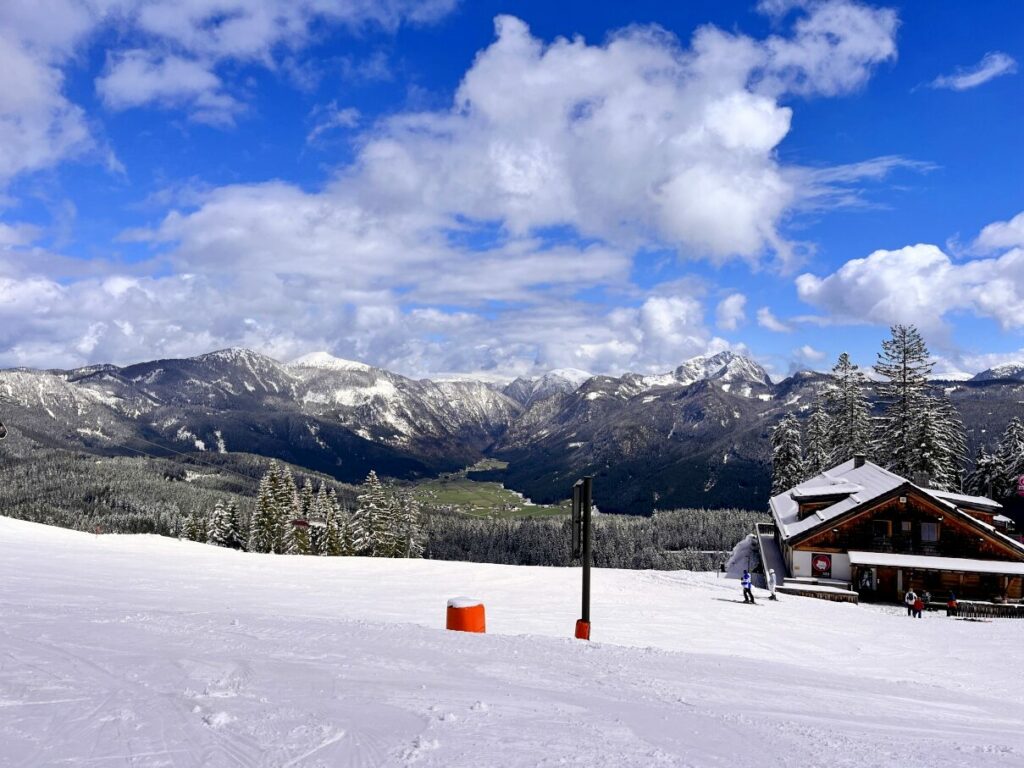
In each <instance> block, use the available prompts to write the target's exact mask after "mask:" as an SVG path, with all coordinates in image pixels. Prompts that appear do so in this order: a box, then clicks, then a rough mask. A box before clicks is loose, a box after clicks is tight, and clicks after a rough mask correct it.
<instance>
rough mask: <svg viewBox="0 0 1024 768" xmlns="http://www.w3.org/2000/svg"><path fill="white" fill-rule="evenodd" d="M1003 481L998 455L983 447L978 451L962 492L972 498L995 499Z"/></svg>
mask: <svg viewBox="0 0 1024 768" xmlns="http://www.w3.org/2000/svg"><path fill="white" fill-rule="evenodd" d="M1002 481H1003V465H1002V462H1001V461H1000V460H999V454H998V453H992V452H990V451H989V450H988V449H987V448H986V447H985V446H982V447H981V448H980V449H979V450H978V455H977V456H976V457H975V459H974V469H972V470H971V472H970V473H969V474H968V475H967V477H966V479H965V480H964V490H965V491H966V492H967V493H970V494H972V495H974V496H988V497H989V498H993V499H994V498H997V497H998V496H999V494H998V491H997V489H998V488H999V487H1000V483H1002Z"/></svg>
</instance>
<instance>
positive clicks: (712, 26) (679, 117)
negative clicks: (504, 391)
mask: <svg viewBox="0 0 1024 768" xmlns="http://www.w3.org/2000/svg"><path fill="white" fill-rule="evenodd" d="M1022 32H1024V9H1021V7H1020V5H1019V4H1018V3H1013V2H1009V1H1007V2H991V3H983V4H972V5H971V6H967V5H964V4H958V3H939V4H924V3H908V4H905V5H901V4H863V3H856V2H849V1H847V0H829V1H827V2H814V1H809V2H789V1H788V0H767V1H766V2H762V3H760V4H755V3H732V2H707V3H672V4H668V3H661V2H633V3H597V2H587V3H584V2H564V3H557V4H552V3H541V2H490V1H480V2H461V3H460V2H457V1H456V0H433V1H432V2H426V3H415V2H411V1H410V0H382V1H381V2H378V3H363V2H358V1H357V0H337V1H336V2H328V1H327V0H297V1H296V2H290V1H286V0H266V1H260V2H257V0H188V2H185V3H177V2H171V1H170V0H145V1H143V0H53V1H52V2H51V3H49V4H41V3H38V2H35V3H30V2H22V1H21V0H14V2H11V3H5V4H3V7H0V68H2V69H3V71H5V72H9V73H13V76H12V77H9V78H8V85H5V89H4V92H3V93H2V94H0V298H2V299H3V302H2V304H0V364H2V365H31V366H40V367H51V366H72V365H79V364H85V363H93V362H100V361H112V362H118V363H124V362H130V361H134V360H139V359H149V358H153V357H158V356H177V355H189V354H197V353H201V352H205V351H209V350H211V349H214V348H218V347H224V346H234V345H237V346H249V347H252V348H256V349H259V350H261V351H264V352H267V353H269V354H271V355H274V356H276V357H279V358H282V359H288V358H291V357H295V356H298V355H301V354H303V353H305V352H309V351H313V350H319V349H326V350H329V351H331V352H333V353H334V354H337V355H339V356H343V357H350V358H356V359H361V360H365V361H367V362H371V363H374V364H379V365H383V366H386V367H390V368H392V369H396V370H399V371H402V372H404V373H409V374H413V375H430V374H444V373H454V372H465V373H481V374H487V375H495V376H502V375H506V376H507V375H516V374H528V373H531V372H537V371H541V370H545V369H549V368H555V367H576V368H582V369H586V370H589V371H593V372H611V373H617V372H621V371H624V370H636V371H646V372H652V371H660V370H667V369H669V368H671V367H674V366H675V365H677V364H678V363H679V362H680V361H681V360H683V359H686V358H688V357H691V356H694V355H697V354H703V353H707V352H714V351H717V350H720V349H724V348H735V349H738V350H741V351H745V352H747V353H749V354H751V355H753V356H754V357H756V358H757V359H759V360H760V361H761V362H762V363H764V364H765V365H766V366H768V367H769V370H770V371H771V372H772V373H773V374H774V375H782V374H785V373H786V372H788V371H790V370H793V369H795V368H801V367H814V368H819V369H822V368H827V367H829V366H830V365H831V363H832V362H833V361H834V359H835V357H836V356H837V355H838V354H839V353H840V352H842V351H849V352H851V353H852V354H853V356H854V357H855V359H857V360H858V361H859V362H861V363H863V364H870V363H871V362H872V361H873V359H874V353H875V350H876V349H877V348H878V346H879V342H880V340H881V339H882V338H883V337H884V336H885V335H886V329H887V326H888V324H890V323H894V322H913V323H916V324H917V325H919V327H921V328H922V330H923V331H924V332H925V335H926V338H927V339H928V340H929V342H930V345H931V347H932V351H933V353H934V354H935V355H936V357H937V358H938V370H941V371H948V372H957V371H960V372H963V371H967V372H974V371H977V370H980V369H982V368H985V367H988V366H989V365H991V364H994V363H997V362H1002V361H1005V360H1012V359H1021V358H1024V352H1022V351H1021V350H1022V347H1024V338H1022V329H1024V183H1022V182H1021V179H1024V152H1022V151H1021V144H1022V140H1021V138H1020V126H1021V125H1022V124H1024V98H1022V96H1024V80H1022V75H1021V73H1020V72H1019V64H1018V62H1020V61H1022V60H1024V34H1022Z"/></svg>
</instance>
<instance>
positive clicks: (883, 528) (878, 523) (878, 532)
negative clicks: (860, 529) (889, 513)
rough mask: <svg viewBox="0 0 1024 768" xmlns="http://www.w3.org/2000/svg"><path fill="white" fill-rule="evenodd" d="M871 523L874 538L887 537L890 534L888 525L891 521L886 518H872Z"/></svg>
mask: <svg viewBox="0 0 1024 768" xmlns="http://www.w3.org/2000/svg"><path fill="white" fill-rule="evenodd" d="M871 524H872V530H873V531H874V534H875V538H876V539H887V538H889V536H890V535H892V534H891V529H890V527H889V526H890V525H891V523H890V522H889V521H888V520H872V521H871Z"/></svg>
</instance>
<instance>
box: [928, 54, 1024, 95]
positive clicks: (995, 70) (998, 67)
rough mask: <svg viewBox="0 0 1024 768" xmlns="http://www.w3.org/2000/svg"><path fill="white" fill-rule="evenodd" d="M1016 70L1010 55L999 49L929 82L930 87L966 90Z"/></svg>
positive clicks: (1015, 63)
mask: <svg viewBox="0 0 1024 768" xmlns="http://www.w3.org/2000/svg"><path fill="white" fill-rule="evenodd" d="M1016 71H1017V62H1016V60H1014V58H1013V57H1012V56H1008V55H1006V54H1005V53H1002V52H1000V51H992V52H990V53H986V54H985V55H984V57H982V59H981V61H979V62H978V63H977V64H975V65H974V66H971V67H965V68H961V69H958V70H957V71H956V73H955V74H952V75H941V76H940V77H937V78H935V79H934V80H932V82H931V87H932V88H948V89H950V90H953V91H966V90H968V89H970V88H977V87H978V86H979V85H983V84H985V83H987V82H988V81H989V80H992V79H993V78H996V77H1000V76H1001V75H1012V74H1013V73H1014V72H1016Z"/></svg>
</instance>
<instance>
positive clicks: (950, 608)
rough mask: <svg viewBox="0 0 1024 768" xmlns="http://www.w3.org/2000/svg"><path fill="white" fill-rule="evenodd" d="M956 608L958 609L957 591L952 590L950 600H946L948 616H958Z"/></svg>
mask: <svg viewBox="0 0 1024 768" xmlns="http://www.w3.org/2000/svg"><path fill="white" fill-rule="evenodd" d="M956 609H957V604H956V592H950V593H949V600H948V601H947V602H946V615H947V616H956Z"/></svg>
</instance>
